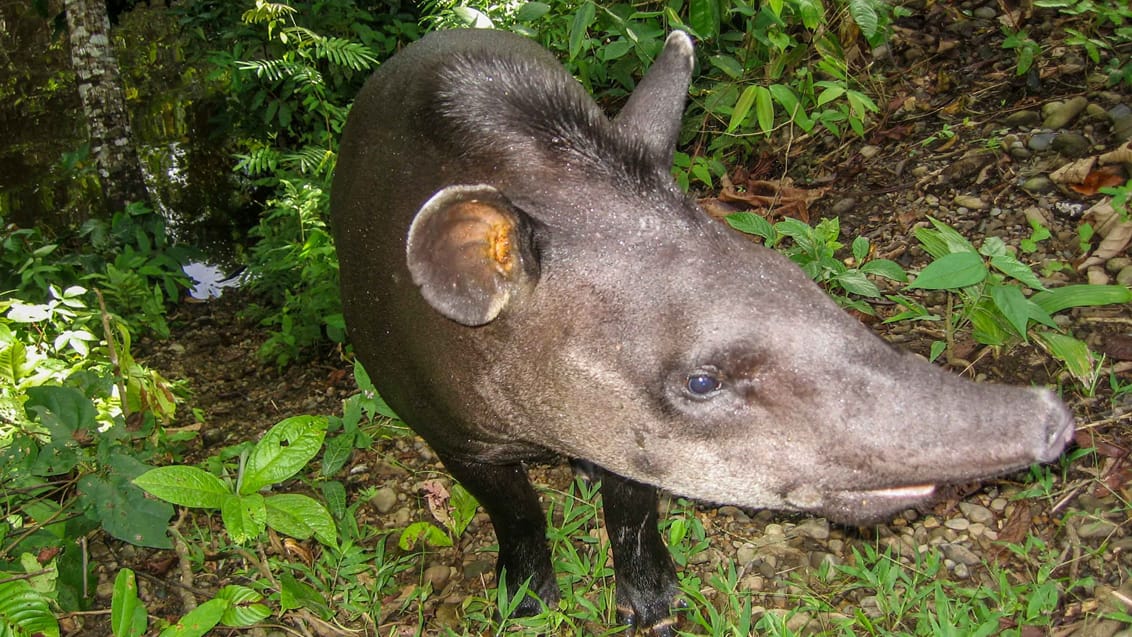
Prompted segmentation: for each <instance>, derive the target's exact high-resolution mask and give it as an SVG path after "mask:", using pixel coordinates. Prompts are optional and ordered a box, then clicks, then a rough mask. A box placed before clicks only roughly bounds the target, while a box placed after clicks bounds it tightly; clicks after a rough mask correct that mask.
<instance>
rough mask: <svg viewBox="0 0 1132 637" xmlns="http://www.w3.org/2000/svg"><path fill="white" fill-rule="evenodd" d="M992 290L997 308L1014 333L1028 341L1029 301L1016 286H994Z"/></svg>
mask: <svg viewBox="0 0 1132 637" xmlns="http://www.w3.org/2000/svg"><path fill="white" fill-rule="evenodd" d="M990 288H991V289H990V293H991V298H992V299H994V304H995V306H996V307H997V308H998V310H999V311H1000V312H1002V315H1003V316H1004V317H1006V320H1007V321H1008V322H1009V323H1010V325H1011V327H1013V328H1014V331H1015V332H1017V333H1018V335H1019V336H1021V337H1022V340H1027V339H1026V327H1027V325H1029V323H1030V301H1029V299H1027V298H1026V295H1024V294H1022V290H1021V289H1020V288H1018V286H1015V285H994V286H990Z"/></svg>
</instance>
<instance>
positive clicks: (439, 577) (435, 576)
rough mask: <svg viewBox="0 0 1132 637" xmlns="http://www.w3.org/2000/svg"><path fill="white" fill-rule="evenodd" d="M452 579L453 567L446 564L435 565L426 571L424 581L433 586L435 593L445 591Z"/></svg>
mask: <svg viewBox="0 0 1132 637" xmlns="http://www.w3.org/2000/svg"><path fill="white" fill-rule="evenodd" d="M451 577H452V567H450V566H447V565H445V564H433V565H432V566H430V567H428V568H426V569H425V571H424V580H425V581H426V582H428V583H430V584H432V590H434V591H440V590H443V589H444V586H445V585H446V584H448V580H449V579H450V578H451Z"/></svg>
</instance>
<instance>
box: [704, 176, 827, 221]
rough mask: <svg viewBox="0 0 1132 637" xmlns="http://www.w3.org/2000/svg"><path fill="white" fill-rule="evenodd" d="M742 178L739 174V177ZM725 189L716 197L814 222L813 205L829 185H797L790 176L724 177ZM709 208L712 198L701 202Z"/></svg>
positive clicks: (728, 201) (767, 214) (727, 201)
mask: <svg viewBox="0 0 1132 637" xmlns="http://www.w3.org/2000/svg"><path fill="white" fill-rule="evenodd" d="M737 177H739V176H737ZM722 182H723V188H721V189H720V191H719V196H718V197H717V198H716V199H718V201H720V202H723V203H739V204H745V205H746V206H749V207H750V208H752V209H755V210H765V211H766V212H765V213H760V214H763V216H765V217H768V218H769V217H771V216H773V215H777V216H780V217H793V218H795V219H800V220H802V221H804V222H806V223H809V222H810V204H812V203H813V202H815V201H817V200H818V199H820V198H821V197H822V196H823V195H825V193H826V190H828V188H797V187H795V186H794V180H792V179H790V178H789V177H783V178H781V179H775V180H770V179H741V178H737V179H736V180H735V182H732V180H731V179H730V178H729V177H728V176H726V175H725V176H724V177H723V180H722ZM701 205H703V206H704V207H705V208H712V207H713V203H712V200H711V199H706V200H704V201H702V202H701Z"/></svg>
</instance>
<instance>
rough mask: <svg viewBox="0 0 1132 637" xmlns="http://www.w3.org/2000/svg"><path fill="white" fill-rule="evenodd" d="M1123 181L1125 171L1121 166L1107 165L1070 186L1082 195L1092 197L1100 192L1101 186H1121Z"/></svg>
mask: <svg viewBox="0 0 1132 637" xmlns="http://www.w3.org/2000/svg"><path fill="white" fill-rule="evenodd" d="M1123 183H1124V171H1123V170H1121V169H1120V166H1105V167H1103V168H1098V169H1097V170H1094V171H1092V172H1090V173H1089V174H1088V175H1085V179H1084V180H1082V181H1081V182H1080V183H1075V184H1069V187H1070V188H1072V189H1073V190H1074V191H1076V192H1079V193H1081V194H1082V195H1086V196H1089V197H1091V196H1093V195H1095V194H1097V193H1098V192H1100V189H1101V188H1108V187H1110V186H1119V185H1121V184H1123Z"/></svg>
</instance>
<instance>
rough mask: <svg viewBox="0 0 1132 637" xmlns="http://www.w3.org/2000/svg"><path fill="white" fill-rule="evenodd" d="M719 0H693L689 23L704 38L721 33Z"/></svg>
mask: <svg viewBox="0 0 1132 637" xmlns="http://www.w3.org/2000/svg"><path fill="white" fill-rule="evenodd" d="M719 21H720V15H719V0H691V1H690V3H689V6H688V24H689V26H691V27H692V29H693V30H695V32H696V33H697V34H698V35H699V36H700V37H701V38H702V39H704V40H710V39H712V38H714V37H715V36H717V35H719Z"/></svg>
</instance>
